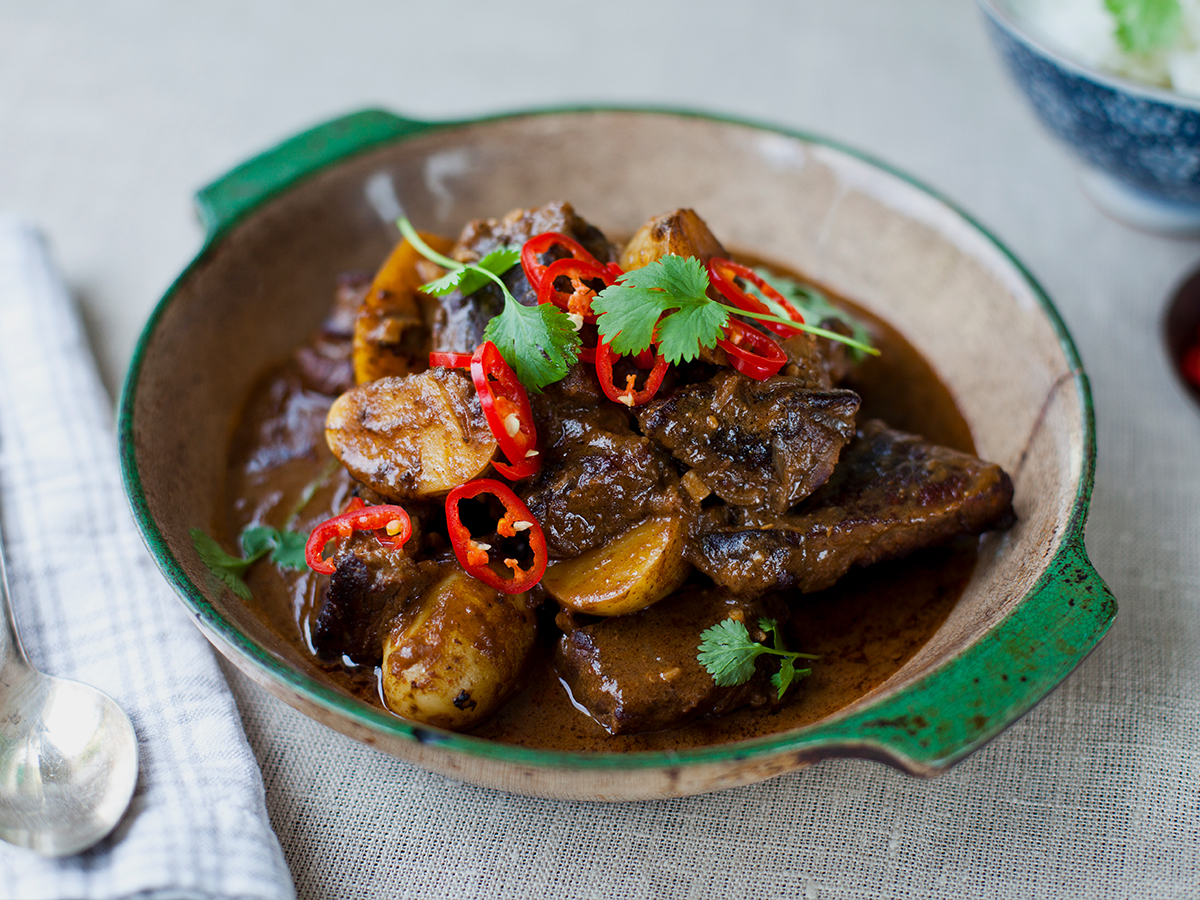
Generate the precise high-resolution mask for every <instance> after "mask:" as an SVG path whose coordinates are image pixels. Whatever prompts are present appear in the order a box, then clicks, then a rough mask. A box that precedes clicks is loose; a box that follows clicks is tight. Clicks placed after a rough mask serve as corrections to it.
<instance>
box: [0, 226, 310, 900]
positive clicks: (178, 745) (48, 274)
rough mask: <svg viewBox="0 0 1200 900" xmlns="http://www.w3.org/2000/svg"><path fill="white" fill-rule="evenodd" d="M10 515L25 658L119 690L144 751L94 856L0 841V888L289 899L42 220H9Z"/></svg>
mask: <svg viewBox="0 0 1200 900" xmlns="http://www.w3.org/2000/svg"><path fill="white" fill-rule="evenodd" d="M0 515H2V516H3V520H2V521H3V532H4V535H5V537H6V539H7V547H6V550H7V558H8V563H9V577H10V580H11V586H12V592H13V602H14V606H15V607H16V615H17V619H18V622H19V626H20V628H21V631H22V637H23V641H24V645H25V649H26V651H27V653H28V655H29V657H30V659H31V660H32V662H33V663H34V665H36V666H37V667H38V668H39V669H42V670H43V671H45V672H49V673H50V674H53V675H61V676H65V677H68V678H74V679H78V680H80V681H84V682H86V683H88V684H93V685H95V686H96V687H98V688H100V689H101V690H103V691H105V692H106V693H108V694H109V695H110V696H112V697H113V698H114V699H115V700H116V701H117V702H118V703H119V704H121V706H122V707H123V708H124V709H125V710H126V711H127V712H128V713H129V715H130V718H131V719H132V720H133V726H134V729H135V730H136V731H137V735H138V742H139V748H140V754H141V759H140V771H139V773H138V784H137V789H136V792H135V794H134V797H133V803H132V806H131V808H130V810H129V812H128V814H127V815H126V817H125V818H124V820H122V822H121V824H120V825H118V827H117V830H116V831H115V832H114V834H113V835H111V836H110V837H109V838H107V839H106V840H105V841H103V842H102V843H100V844H99V845H97V846H96V847H95V848H93V849H92V850H90V851H88V852H86V853H84V854H82V855H80V856H76V857H72V858H68V859H61V860H50V859H45V858H43V857H40V856H38V855H37V854H35V853H33V852H32V851H29V850H23V849H18V848H15V847H12V846H10V845H8V844H4V843H0V898H21V900H34V898H56V900H57V898H66V897H70V898H79V900H108V898H126V897H138V898H155V900H166V898H172V900H174V898H180V900H184V898H186V900H202V898H247V900H275V898H290V897H293V896H294V890H293V887H292V881H291V877H290V875H289V873H288V868H287V865H286V863H285V861H284V858H283V854H282V852H281V850H280V847H279V842H278V840H277V839H276V837H275V835H274V833H273V832H272V831H271V826H270V822H269V821H268V818H267V812H266V807H265V804H264V799H263V784H262V777H261V775H260V773H259V770H258V767H257V764H256V762H255V759H254V756H253V755H252V753H251V752H250V748H249V746H248V745H247V743H246V738H245V735H244V733H243V731H242V725H241V721H240V720H239V718H238V712H237V708H236V707H235V705H234V702H233V698H232V696H231V695H230V692H229V687H228V685H227V684H226V682H225V680H224V678H223V676H222V674H221V671H220V669H219V668H218V667H217V664H216V660H215V658H214V656H213V653H212V651H211V649H210V648H209V646H208V644H207V642H206V641H205V640H204V638H203V637H202V636H201V635H200V633H199V632H198V631H197V630H196V628H195V627H194V626H193V625H192V624H191V622H190V621H189V619H188V616H187V614H186V613H185V611H184V610H183V608H182V607H181V606H180V604H179V603H178V602H177V601H176V599H175V597H174V596H173V595H172V592H171V588H170V587H169V586H168V584H167V582H166V581H165V580H164V579H163V577H162V576H161V575H160V574H159V572H158V570H157V569H156V568H155V567H154V563H153V562H152V560H151V559H150V556H149V554H148V553H147V551H146V549H145V548H144V546H143V544H142V541H141V538H140V536H139V535H138V533H137V531H136V530H135V527H134V524H133V520H132V518H131V516H130V513H129V510H128V506H127V504H126V502H125V498H124V496H123V495H122V491H121V479H120V473H119V471H118V464H117V449H116V442H115V437H114V433H113V427H112V416H111V412H110V403H109V399H108V397H107V395H106V394H105V392H104V389H103V387H102V386H101V384H100V381H99V379H98V377H97V375H96V371H95V367H94V364H93V362H92V359H91V354H90V351H89V348H88V345H87V342H86V340H85V339H84V335H83V331H82V328H81V326H80V323H79V319H78V316H77V314H76V311H75V309H74V306H73V304H72V302H71V299H70V297H69V295H68V293H67V291H66V289H65V287H64V285H63V283H62V281H61V279H60V278H59V276H58V274H57V273H56V272H55V270H54V267H53V265H52V264H51V262H50V258H49V255H48V254H47V252H46V248H45V246H44V245H43V242H42V240H41V238H40V237H39V235H38V234H37V232H36V231H35V230H34V229H33V228H31V227H30V226H29V225H28V224H25V223H23V222H21V221H20V220H18V219H15V218H13V217H5V216H2V215H0Z"/></svg>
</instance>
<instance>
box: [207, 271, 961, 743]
mask: <svg viewBox="0 0 1200 900" xmlns="http://www.w3.org/2000/svg"><path fill="white" fill-rule="evenodd" d="M827 293H828V292H827ZM839 302H840V301H839ZM842 305H845V306H847V307H850V308H851V309H852V310H853V311H854V313H855V314H856V315H857V316H858V317H859V318H860V319H862V320H863V321H865V322H867V323H868V324H869V326H870V328H871V330H872V332H873V336H874V341H875V344H876V346H877V347H879V348H880V349H881V350H882V354H881V356H880V357H878V358H873V359H870V360H868V361H867V362H866V363H864V364H863V365H862V366H860V367H859V369H858V370H857V371H856V372H855V374H854V376H853V378H852V379H851V380H850V382H849V383H848V384H847V385H846V386H847V387H851V388H853V389H855V390H857V391H858V392H859V393H860V394H861V395H862V397H863V405H862V409H861V411H860V413H859V418H860V419H867V418H872V417H878V418H881V419H884V420H885V421H886V422H888V424H889V425H891V426H893V427H895V428H899V429H902V430H905V431H910V432H913V433H916V434H921V435H924V436H925V437H926V438H928V439H929V440H932V441H934V442H936V443H940V444H944V445H946V446H950V447H953V448H955V449H958V450H962V451H965V452H969V453H974V452H975V448H974V443H973V441H972V439H971V435H970V430H969V429H968V427H967V425H966V422H965V421H964V420H963V418H962V416H961V414H960V413H959V411H958V409H957V408H956V407H955V405H954V402H953V399H952V398H951V396H950V394H949V392H948V391H947V390H946V388H945V386H944V385H943V384H942V383H941V382H940V381H939V379H938V378H937V376H936V375H935V374H934V372H933V370H932V369H931V368H930V367H929V365H928V364H927V363H926V362H925V360H924V359H922V358H921V357H920V355H919V354H918V353H917V352H916V351H915V350H914V349H913V348H912V347H911V346H910V345H909V344H908V343H907V342H906V341H905V340H904V339H903V338H902V337H901V336H900V335H899V334H898V333H897V332H896V331H895V330H893V329H892V328H890V327H889V326H887V325H886V324H885V323H884V322H882V321H880V320H878V319H876V318H874V317H872V316H870V315H868V314H866V313H864V312H863V311H861V310H858V309H856V308H854V307H853V306H852V305H851V304H842ZM331 402H332V398H330V397H326V396H323V395H320V394H315V393H312V392H311V391H306V390H304V389H303V387H302V386H301V383H300V378H299V376H298V374H297V372H296V370H295V369H294V367H292V366H290V365H289V366H285V367H283V368H281V369H279V370H276V371H274V372H272V373H270V374H268V375H267V376H266V377H264V379H263V380H262V382H261V383H260V384H259V385H258V386H257V387H256V389H255V390H254V392H253V394H252V396H251V397H250V399H249V401H248V402H247V404H246V407H245V410H244V412H243V415H242V417H241V420H240V422H239V424H238V427H237V430H236V434H235V437H234V440H233V442H232V445H231V448H230V456H229V468H228V473H227V493H226V496H227V497H228V498H230V499H229V502H228V504H227V507H226V511H227V520H226V521H227V526H228V535H227V536H230V535H237V534H239V533H240V532H241V530H242V529H243V528H244V527H245V526H247V525H249V524H253V523H258V522H264V523H267V524H270V525H274V526H276V527H280V526H284V525H287V526H288V527H291V528H292V529H294V530H297V531H307V530H309V529H311V528H312V527H313V526H314V525H315V524H317V523H318V522H320V521H322V520H323V519H325V518H328V517H329V516H330V515H333V514H335V513H336V512H337V511H340V510H341V508H342V507H343V506H344V504H345V502H346V500H347V498H348V495H349V492H350V490H351V487H352V485H351V481H350V478H349V476H348V475H347V474H346V473H345V471H344V470H343V469H341V467H340V466H337V465H336V463H335V462H334V461H333V456H332V454H330V452H329V450H328V449H327V448H326V446H325V441H324V434H323V426H324V420H325V410H326V409H327V408H328V406H329V404H330V403H331ZM322 473H325V474H327V475H328V477H327V478H326V479H325V481H324V482H323V484H322V486H321V487H320V488H319V489H318V490H317V491H316V493H315V494H313V496H312V498H311V499H310V500H309V502H308V503H307V504H305V505H304V506H303V509H302V510H301V511H300V512H299V513H298V514H296V512H295V510H296V507H297V506H298V505H299V504H300V502H301V495H302V493H303V491H304V489H305V486H306V485H310V484H311V483H312V482H313V481H314V479H317V478H319V477H320V476H321V475H322ZM289 519H291V521H290V523H289ZM229 543H230V544H232V541H230V542H229ZM977 547H978V540H977V539H975V538H964V539H961V540H959V541H956V542H955V543H953V544H951V545H949V546H946V547H940V548H935V549H931V550H925V551H922V552H919V553H916V554H914V555H912V556H910V557H908V558H907V559H904V560H900V561H897V562H891V563H884V564H880V565H876V566H873V567H871V568H869V569H856V570H854V571H852V572H851V574H850V575H848V576H846V577H845V578H844V579H842V581H841V582H839V583H838V584H837V585H835V586H834V587H833V588H831V589H829V590H826V591H822V592H820V593H814V594H794V595H793V596H792V597H791V605H792V608H793V613H792V616H791V621H790V622H789V626H788V641H789V643H788V646H789V647H791V648H793V649H797V650H804V651H806V652H810V653H817V654H820V655H821V659H820V660H819V661H817V662H815V663H813V664H812V675H810V676H809V677H808V678H806V679H804V680H803V681H801V682H800V683H799V685H798V687H793V688H792V689H791V690H790V691H789V692H788V695H787V697H786V698H785V700H784V704H783V706H782V707H780V708H778V709H775V710H770V711H765V710H757V709H742V710H739V711H737V712H734V713H732V714H729V715H725V716H720V717H708V718H705V719H701V720H699V721H697V722H693V723H691V724H689V725H686V726H684V727H682V728H677V729H672V730H668V731H660V732H653V733H648V734H633V735H620V736H611V735H609V734H608V733H607V732H606V731H604V729H603V728H601V727H600V726H599V725H598V724H597V723H596V722H594V721H593V720H592V719H591V718H590V717H589V716H588V715H587V714H586V713H585V712H583V711H581V710H579V709H577V708H575V707H574V706H573V705H572V702H571V699H570V697H569V696H568V694H567V692H566V690H565V688H564V687H563V686H562V685H561V684H560V683H559V680H558V678H557V676H556V674H555V672H554V670H553V667H552V665H551V663H550V655H551V650H552V647H553V642H554V640H556V639H557V631H556V630H555V629H554V627H553V617H552V615H543V617H542V620H541V624H542V626H543V627H542V628H541V632H540V635H539V649H540V655H539V656H537V657H536V658H535V659H534V660H533V662H532V663H531V665H530V666H529V669H528V671H527V674H526V683H525V686H524V688H523V690H521V691H520V692H518V693H517V694H516V695H515V696H514V697H513V698H512V699H511V700H510V701H509V702H508V703H507V705H506V706H505V707H504V708H503V709H502V710H501V711H500V712H499V713H498V714H497V715H496V716H494V717H493V718H491V719H490V720H488V721H486V722H484V723H482V724H481V725H479V726H477V727H476V728H475V729H474V730H473V731H472V733H473V734H476V735H478V736H481V737H486V738H490V739H493V740H497V741H501V742H504V743H511V744H518V745H522V746H527V747H544V748H553V749H558V750H574V751H632V750H661V749H668V748H685V747H694V746H701V745H705V744H715V743H726V742H730V741H736V740H742V739H745V738H749V737H756V736H760V735H765V734H770V733H774V732H778V731H785V730H788V729H791V728H795V727H797V726H800V725H804V724H807V723H810V722H814V721H816V720H818V719H821V718H823V717H825V716H828V715H830V714H832V713H834V712H836V711H837V710H839V709H841V708H842V707H844V706H846V705H847V704H849V703H851V702H853V701H855V700H857V699H858V698H859V697H861V696H862V695H863V694H865V693H866V692H867V691H869V690H871V689H872V688H873V687H875V686H876V685H878V684H880V683H881V682H883V681H884V680H886V679H887V678H888V677H890V676H891V675H892V674H893V673H895V672H896V671H897V670H898V669H899V668H900V667H901V666H903V665H904V663H905V662H906V661H907V660H909V659H910V658H911V657H912V656H913V654H915V653H916V651H917V650H918V649H920V647H921V646H922V645H923V644H925V643H926V642H927V641H928V640H929V638H930V637H931V636H932V635H933V633H934V632H935V631H936V630H937V629H938V627H939V626H940V625H941V623H942V622H943V621H944V620H945V619H946V617H947V615H949V613H950V610H951V609H952V608H953V606H954V604H955V602H956V601H957V599H958V597H959V596H960V594H961V593H962V591H963V589H964V588H965V586H966V584H967V581H968V580H969V578H970V576H971V572H972V570H973V568H974V565H975V559H976V553H977ZM246 580H247V582H248V584H249V585H250V587H251V589H252V591H253V593H254V600H253V601H252V605H253V607H254V609H255V612H256V613H257V615H258V616H259V617H260V619H262V621H263V622H264V623H266V624H267V625H268V627H270V628H271V629H272V630H273V631H274V632H275V633H276V634H278V635H279V636H280V637H281V638H282V639H283V640H284V641H285V642H286V643H287V644H288V645H289V646H290V647H291V649H292V651H293V660H294V661H295V662H297V663H298V664H299V665H300V667H301V668H302V669H304V670H305V671H306V672H307V673H308V674H310V675H313V676H315V677H318V678H320V679H321V680H324V681H326V682H328V683H330V684H332V685H335V686H336V687H338V688H339V689H341V690H343V691H345V692H346V693H348V694H350V695H352V696H354V697H357V698H359V699H360V700H363V701H365V702H368V703H371V704H373V705H375V706H379V707H382V706H383V704H382V702H381V701H380V699H379V688H378V675H377V671H376V670H375V669H371V668H366V667H355V666H346V665H342V664H340V663H328V662H324V661H322V660H319V659H318V658H317V657H316V656H315V655H314V654H313V652H312V648H311V645H310V643H309V638H308V636H309V633H310V621H311V619H312V618H313V617H314V616H315V614H316V611H317V609H319V606H320V598H321V595H322V594H323V592H324V590H325V585H326V584H327V579H326V578H325V577H324V576H318V575H315V574H314V573H312V572H303V573H299V572H283V571H280V570H278V569H277V568H276V567H274V566H272V565H268V564H259V565H256V566H254V567H253V568H252V569H251V571H250V573H249V575H248V577H247V579H246ZM551 605H552V604H551ZM697 640H698V637H697Z"/></svg>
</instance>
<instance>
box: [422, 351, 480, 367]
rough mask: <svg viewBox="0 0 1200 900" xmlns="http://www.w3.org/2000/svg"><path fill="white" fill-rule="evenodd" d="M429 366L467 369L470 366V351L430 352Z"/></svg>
mask: <svg viewBox="0 0 1200 900" xmlns="http://www.w3.org/2000/svg"><path fill="white" fill-rule="evenodd" d="M429 364H430V365H431V366H445V367H446V368H447V369H467V368H470V366H471V354H470V353H430V354H429Z"/></svg>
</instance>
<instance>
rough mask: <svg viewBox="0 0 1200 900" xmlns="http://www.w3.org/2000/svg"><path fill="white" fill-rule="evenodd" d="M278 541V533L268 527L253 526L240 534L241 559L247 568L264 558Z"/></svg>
mask: <svg viewBox="0 0 1200 900" xmlns="http://www.w3.org/2000/svg"><path fill="white" fill-rule="evenodd" d="M278 541H279V532H278V531H276V530H275V529H274V528H272V527H270V526H269V525H255V526H254V527H253V528H247V529H246V530H245V531H243V532H242V536H241V544H242V558H243V559H244V560H245V562H246V565H247V567H249V565H250V563H252V562H257V561H258V560H260V559H262V558H263V557H264V556H266V555H267V554H268V553H269V552H270V551H271V550H273V549H274V548H275V545H276V544H277V543H278Z"/></svg>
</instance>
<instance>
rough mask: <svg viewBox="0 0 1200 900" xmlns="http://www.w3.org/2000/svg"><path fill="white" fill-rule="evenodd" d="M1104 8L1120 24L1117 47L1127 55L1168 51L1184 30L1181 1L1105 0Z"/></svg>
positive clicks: (1118, 26) (1117, 31)
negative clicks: (1167, 48) (1166, 49)
mask: <svg viewBox="0 0 1200 900" xmlns="http://www.w3.org/2000/svg"><path fill="white" fill-rule="evenodd" d="M1104 6H1105V8H1107V9H1108V11H1109V12H1110V13H1112V15H1113V17H1114V18H1115V19H1116V20H1117V29H1116V38H1117V43H1118V44H1119V45H1120V47H1121V49H1122V50H1124V51H1125V52H1126V53H1133V54H1138V55H1144V54H1147V53H1152V52H1154V51H1155V50H1162V49H1165V48H1166V47H1168V46H1170V45H1171V44H1173V43H1175V41H1176V40H1177V39H1178V37H1179V35H1180V33H1181V30H1182V25H1183V10H1182V9H1180V6H1179V0H1104Z"/></svg>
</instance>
